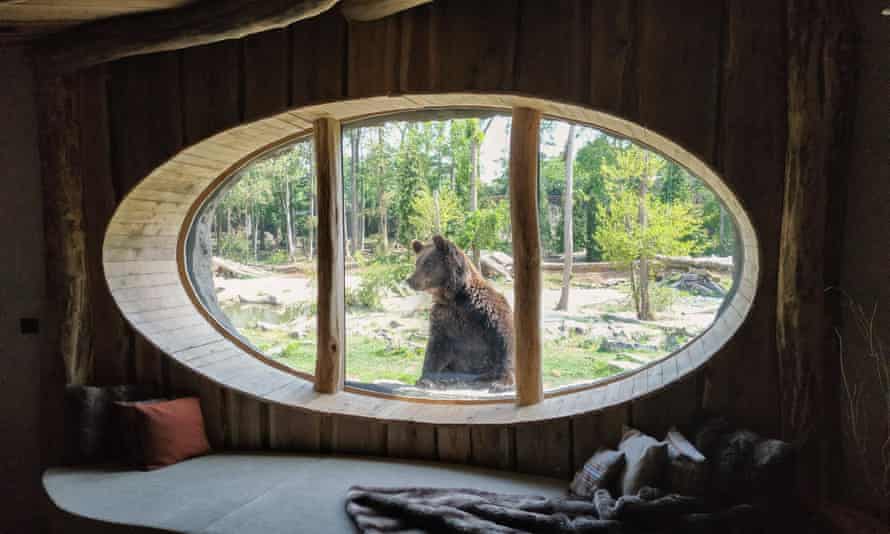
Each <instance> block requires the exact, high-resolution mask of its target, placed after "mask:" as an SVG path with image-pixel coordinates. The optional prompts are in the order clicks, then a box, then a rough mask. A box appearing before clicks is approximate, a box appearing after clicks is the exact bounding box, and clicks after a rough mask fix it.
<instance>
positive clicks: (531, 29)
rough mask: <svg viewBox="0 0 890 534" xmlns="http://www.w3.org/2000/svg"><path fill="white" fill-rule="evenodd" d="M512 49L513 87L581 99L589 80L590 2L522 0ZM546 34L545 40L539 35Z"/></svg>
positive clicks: (521, 90)
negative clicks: (514, 76) (516, 37)
mask: <svg viewBox="0 0 890 534" xmlns="http://www.w3.org/2000/svg"><path fill="white" fill-rule="evenodd" d="M521 6H522V7H521V11H520V16H519V20H520V26H519V38H518V42H519V45H518V47H517V50H516V55H517V59H516V90H517V91H520V92H523V93H528V94H534V95H539V96H550V97H555V98H560V99H564V100H572V101H576V102H584V101H586V100H587V96H588V93H589V88H588V84H589V83H590V61H588V58H589V57H590V41H591V38H590V7H591V5H590V3H589V2H586V1H582V0H551V1H549V2H523V3H522V4H521ZM543 35H546V36H547V38H546V39H542V38H541V37H542V36H543Z"/></svg>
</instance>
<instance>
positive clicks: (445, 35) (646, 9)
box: [72, 0, 787, 477]
mask: <svg viewBox="0 0 890 534" xmlns="http://www.w3.org/2000/svg"><path fill="white" fill-rule="evenodd" d="M782 4H783V3H781V2H779V3H769V2H754V3H751V2H743V1H735V0H727V1H725V2H711V1H707V0H689V1H685V2H682V3H670V5H669V6H668V5H667V3H665V2H661V1H658V0H634V1H619V0H595V1H583V0H558V1H553V2H521V1H519V0H491V1H487V2H484V3H480V2H476V1H473V0H460V1H458V0H437V1H436V2H434V3H433V4H430V5H426V6H423V7H420V8H417V9H413V10H411V11H408V12H404V13H401V14H398V15H396V16H393V17H390V18H387V19H384V20H380V21H375V22H368V23H347V22H346V21H345V20H344V19H343V18H342V17H341V15H340V14H339V13H338V12H336V11H330V12H328V13H325V14H324V15H322V16H320V17H318V18H315V19H311V20H305V21H301V22H299V23H297V24H295V25H293V26H291V27H290V28H288V29H285V30H277V31H272V32H267V33H264V34H259V35H255V36H251V37H248V38H245V39H242V40H237V41H227V42H223V43H218V44H214V45H208V46H203V47H199V48H194V49H189V50H184V51H179V52H170V53H163V54H154V55H149V56H143V57H136V58H130V59H125V60H121V61H117V62H115V63H113V64H111V65H108V66H107V67H101V68H95V69H91V70H90V71H87V72H82V73H78V74H77V77H79V78H80V79H81V83H80V84H79V85H75V86H73V88H72V90H74V91H80V92H81V93H82V95H81V96H85V95H90V96H89V97H88V98H86V99H85V101H86V102H87V104H85V105H88V106H89V109H90V110H91V111H90V113H91V114H94V115H95V117H96V121H95V122H90V123H89V124H83V125H81V126H82V128H83V129H84V132H83V134H82V135H83V136H84V138H85V139H86V138H88V139H94V140H96V142H95V143H93V144H90V145H89V150H88V151H85V154H87V159H88V160H89V161H87V162H84V163H83V165H82V176H83V179H84V180H83V188H84V205H85V211H86V212H87V213H88V214H89V219H88V220H87V222H86V225H87V232H88V234H89V237H88V239H87V247H86V254H87V258H86V262H87V265H88V269H90V272H91V278H90V280H91V284H92V291H91V292H90V293H89V295H90V297H89V298H90V299H91V303H90V304H91V305H92V307H91V308H89V309H90V310H91V313H92V314H93V321H94V322H97V323H98V322H101V323H102V324H103V325H109V327H108V328H94V332H93V335H94V338H95V339H94V344H93V347H94V351H95V352H96V354H95V361H96V368H95V369H94V379H95V381H98V382H101V383H112V382H123V381H133V380H138V381H152V382H156V383H158V384H160V385H162V386H163V387H164V388H165V389H167V390H169V391H193V392H196V393H198V394H200V395H201V398H202V400H203V402H204V410H205V416H206V418H207V420H208V429H209V433H210V435H211V440H212V441H213V444H214V446H216V447H232V448H244V449H254V448H273V449H279V450H305V451H335V452H353V453H361V454H375V455H389V456H393V457H400V458H421V459H441V460H445V461H452V462H461V463H472V464H477V465H484V466H491V467H495V468H500V469H515V470H520V471H525V472H533V473H540V474H548V475H555V476H561V477H569V476H570V474H571V472H572V471H573V470H574V469H576V468H577V467H578V466H579V465H580V464H581V463H583V461H584V460H585V459H586V458H587V457H588V455H589V454H591V453H592V452H593V451H594V450H595V449H596V448H597V447H599V446H602V445H614V444H615V443H616V442H617V441H618V439H619V437H620V432H621V428H622V425H624V424H636V425H639V426H641V427H642V428H643V429H644V430H650V431H653V432H664V431H665V430H666V429H667V427H668V426H670V425H672V424H681V425H682V424H685V423H689V422H690V421H691V420H692V418H693V417H694V416H695V414H696V412H697V411H698V410H699V409H700V408H701V407H702V406H703V405H704V406H705V407H707V408H711V409H715V410H719V411H721V412H723V413H726V414H728V415H730V416H733V417H736V418H738V419H739V420H741V421H743V422H745V423H748V424H750V425H751V426H753V427H754V428H755V429H757V430H762V431H774V430H775V428H776V426H777V420H776V414H777V402H778V401H777V396H778V393H777V388H778V385H777V377H776V370H775V361H776V356H775V348H774V345H775V343H774V328H775V326H774V325H775V308H776V306H775V302H776V272H777V255H778V247H777V242H778V241H777V240H778V234H779V229H780V226H781V221H780V213H781V209H780V208H781V203H782V195H783V189H782V187H783V186H782V184H783V168H784V165H783V157H784V151H785V145H786V137H785V136H786V129H787V128H786V118H785V117H786V113H785V110H786V73H785V64H786V61H787V60H786V56H785V28H784V20H785V18H784V16H783V10H784V6H783V5H782ZM544 36H548V37H547V38H544ZM551 37H552V39H551ZM468 90H469V91H518V92H524V93H528V94H532V95H535V96H544V97H551V98H555V99H560V100H565V101H571V102H576V103H580V104H583V105H589V106H591V107H594V108H599V109H603V110H608V111H612V112H615V113H618V114H620V115H623V116H626V117H627V118H630V119H632V120H635V121H638V122H640V123H641V124H643V125H645V126H648V127H650V128H652V129H655V130H657V131H659V132H663V133H666V134H668V135H669V136H670V137H672V138H673V139H674V140H675V141H677V142H679V143H680V144H682V145H684V146H686V147H687V148H689V149H690V150H692V151H693V152H694V153H695V154H697V155H698V156H699V157H700V158H702V159H703V160H704V161H705V162H708V163H709V164H711V165H712V166H714V167H715V168H716V169H717V170H718V172H720V173H722V174H723V176H724V177H725V179H726V181H727V183H728V184H729V185H730V186H731V187H732V189H733V190H734V191H735V192H736V194H737V195H738V196H739V198H740V199H741V201H742V204H743V205H745V206H747V207H748V208H749V209H750V213H751V216H752V218H753V221H754V224H755V228H756V229H757V231H758V233H759V238H760V241H761V243H762V250H761V254H762V257H761V269H762V272H763V276H762V279H761V280H760V286H759V287H760V288H759V294H758V298H757V301H756V303H755V306H754V309H753V311H752V313H751V315H750V317H749V318H748V321H747V323H746V324H745V325H744V326H743V327H742V329H741V331H740V332H739V333H738V334H737V335H736V337H735V338H734V339H733V340H731V341H730V343H729V344H728V345H727V347H726V348H725V349H723V350H722V351H721V352H720V353H719V354H718V355H717V356H716V357H715V358H713V359H712V360H711V362H709V364H708V365H707V368H706V370H705V372H703V373H700V374H698V375H696V376H692V377H689V378H687V379H685V380H683V381H681V382H680V383H678V384H676V385H674V386H672V387H670V388H668V389H666V390H663V391H660V392H658V393H656V394H654V395H652V396H650V397H649V398H642V399H637V400H636V401H634V402H633V403H632V404H631V405H627V406H619V407H616V408H612V409H609V410H605V411H603V412H600V413H593V414H588V415H585V416H580V417H575V418H566V419H561V420H555V421H551V422H546V423H535V424H517V425H508V426H500V427H498V426H473V427H469V426H438V427H437V426H433V425H425V424H413V423H383V422H379V421H372V420H362V419H355V418H347V417H332V416H320V415H317V414H312V413H307V412H303V411H300V410H296V409H293V408H287V407H283V406H279V405H270V404H265V403H261V402H258V401H256V400H254V399H251V398H249V397H246V396H243V395H240V394H236V393H234V392H232V391H224V390H223V388H220V387H218V386H215V385H212V384H210V383H208V382H206V381H203V380H201V379H200V378H199V377H198V376H197V375H195V374H194V373H193V372H192V371H189V370H188V369H185V368H183V367H181V366H179V365H177V364H174V363H172V362H170V363H166V362H167V359H166V358H163V357H162V356H161V355H160V354H159V353H158V351H157V350H155V349H154V348H153V347H152V346H151V345H150V344H148V342H146V341H144V340H143V339H142V338H141V337H140V336H138V335H135V334H134V333H133V332H132V330H130V329H129V328H128V327H126V326H124V325H123V323H122V322H121V320H120V318H119V317H118V316H117V315H116V312H115V311H114V310H113V308H111V303H110V301H109V300H108V295H107V290H105V289H104V287H103V285H102V284H101V283H100V282H101V278H100V277H98V276H96V274H97V273H96V270H97V269H99V268H100V265H101V263H100V258H99V257H98V254H99V253H100V250H99V247H98V244H99V243H100V242H101V236H100V235H98V234H99V233H100V232H102V231H103V229H104V226H105V224H107V220H108V218H109V217H110V214H111V212H112V210H113V208H114V205H115V203H116V202H119V201H120V200H121V198H122V197H123V196H124V195H125V194H126V193H127V191H128V190H129V189H130V188H131V187H132V186H133V185H134V184H135V183H137V182H138V181H139V180H140V179H141V178H142V177H143V176H145V175H146V174H147V173H148V172H149V171H150V170H151V169H152V168H154V167H155V166H157V165H158V164H160V163H161V162H163V161H164V160H165V159H166V158H168V157H170V156H171V155H173V154H174V153H175V152H176V151H178V150H179V149H180V148H182V147H183V146H186V145H188V144H190V143H193V142H195V141H198V140H200V139H203V138H205V137H207V136H209V135H211V134H213V133H215V132H218V131H220V130H222V129H225V128H227V127H230V126H232V125H235V124H239V123H241V122H244V121H248V120H251V119H255V118H258V117H263V116H267V115H269V114H272V113H276V112H280V111H283V110H285V109H287V108H288V107H292V106H297V105H302V104H305V103H308V102H315V101H321V100H335V99H338V98H342V97H344V96H370V95H382V94H387V93H399V92H437V91H439V92H445V91H468ZM87 136H88V137H87Z"/></svg>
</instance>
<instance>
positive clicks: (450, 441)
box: [436, 425, 473, 464]
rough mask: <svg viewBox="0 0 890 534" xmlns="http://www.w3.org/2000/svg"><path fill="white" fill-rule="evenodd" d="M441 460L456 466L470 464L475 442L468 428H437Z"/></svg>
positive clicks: (461, 426)
mask: <svg viewBox="0 0 890 534" xmlns="http://www.w3.org/2000/svg"><path fill="white" fill-rule="evenodd" d="M436 441H437V444H438V451H439V460H440V461H442V462H451V463H456V464H465V463H469V461H470V458H471V456H472V452H473V442H472V440H471V438H470V427H468V426H463V425H460V426H440V427H437V428H436Z"/></svg>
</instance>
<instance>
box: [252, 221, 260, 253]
mask: <svg viewBox="0 0 890 534" xmlns="http://www.w3.org/2000/svg"><path fill="white" fill-rule="evenodd" d="M255 210H256V209H255V208H254V216H253V220H254V223H253V225H254V226H253V261H255V262H256V261H259V254H258V250H259V242H260V214H259V213H256V211H255Z"/></svg>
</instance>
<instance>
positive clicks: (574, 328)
mask: <svg viewBox="0 0 890 534" xmlns="http://www.w3.org/2000/svg"><path fill="white" fill-rule="evenodd" d="M561 329H562V331H563V332H565V333H567V334H575V335H583V334H586V333H587V330H588V326H587V325H586V324H584V323H581V322H578V321H563V322H562V327H561Z"/></svg>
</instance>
